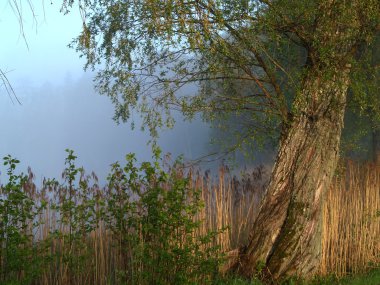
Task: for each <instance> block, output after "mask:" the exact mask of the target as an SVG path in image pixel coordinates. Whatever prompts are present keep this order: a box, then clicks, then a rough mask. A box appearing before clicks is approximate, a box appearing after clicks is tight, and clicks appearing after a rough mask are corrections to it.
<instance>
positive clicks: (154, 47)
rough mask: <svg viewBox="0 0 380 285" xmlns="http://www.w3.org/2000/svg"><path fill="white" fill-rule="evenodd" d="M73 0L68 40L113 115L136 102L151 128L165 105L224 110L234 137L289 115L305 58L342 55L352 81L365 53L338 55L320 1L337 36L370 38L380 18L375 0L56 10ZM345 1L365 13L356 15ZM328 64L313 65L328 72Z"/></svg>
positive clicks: (246, 0) (161, 121)
mask: <svg viewBox="0 0 380 285" xmlns="http://www.w3.org/2000/svg"><path fill="white" fill-rule="evenodd" d="M76 2H77V3H78V4H79V8H80V9H81V10H82V12H83V15H85V17H84V25H83V30H82V33H81V34H80V36H79V37H78V38H77V39H76V40H75V41H74V42H73V43H72V46H73V47H76V49H77V50H78V51H79V52H80V53H81V54H82V56H84V57H85V58H86V60H87V64H86V67H88V68H94V69H95V68H98V67H99V68H100V71H99V73H98V76H97V78H96V82H97V88H98V90H99V92H100V93H101V94H105V95H107V96H109V97H110V98H111V100H112V102H113V103H114V105H115V119H116V120H118V121H119V120H122V121H125V120H127V119H129V117H130V114H131V112H132V110H134V109H137V111H139V113H140V114H141V116H142V117H143V119H144V120H143V123H142V126H143V127H148V128H149V130H150V132H151V134H152V135H153V137H155V136H157V128H159V127H162V126H164V125H167V126H169V127H170V126H172V125H173V123H174V120H173V118H172V116H171V113H170V111H171V110H172V109H175V110H180V111H181V112H182V113H183V114H184V115H185V116H186V117H187V118H188V119H191V118H193V116H194V114H195V113H197V112H201V113H202V114H203V115H204V118H205V119H206V120H211V121H212V120H219V119H220V118H223V117H225V116H227V117H228V116H230V115H232V116H237V117H238V118H241V121H242V125H244V126H243V127H241V128H240V129H241V130H242V131H241V132H236V134H237V139H238V144H244V143H246V142H250V141H252V139H258V138H259V137H260V135H262V134H263V130H264V133H266V134H267V133H268V132H272V131H273V130H274V131H275V132H274V134H277V133H278V131H279V129H280V127H281V126H283V125H284V124H285V125H286V124H288V123H289V122H290V121H291V120H292V118H293V115H297V108H298V107H297V106H295V105H294V99H295V98H296V97H300V99H302V96H303V95H302V94H301V93H300V92H299V88H300V83H301V82H302V78H304V76H305V74H306V73H307V71H308V70H309V68H310V67H313V68H315V69H316V70H318V69H321V70H322V69H323V68H327V69H328V68H329V67H330V66H334V65H336V64H337V63H338V62H339V63H340V64H343V61H344V62H345V63H344V64H347V66H348V65H351V64H352V65H353V69H354V70H355V72H354V73H353V74H354V75H353V79H355V81H356V80H357V77H358V76H355V74H363V73H362V71H363V70H365V69H363V65H362V62H363V61H365V56H363V57H362V56H360V57H358V60H357V63H356V61H355V60H354V61H352V58H351V54H350V53H349V54H350V56H348V57H347V58H345V59H343V58H339V56H338V53H339V52H340V51H339V49H336V47H337V46H341V45H340V44H339V43H333V42H330V39H325V38H324V36H323V33H322V32H321V30H320V29H319V28H318V27H317V26H318V25H316V22H317V20H318V21H321V23H322V22H323V17H324V14H323V13H324V12H325V11H327V10H328V11H330V12H331V13H333V14H334V15H340V16H339V17H340V20H341V22H342V23H341V25H340V26H339V27H338V28H339V29H340V30H341V31H342V32H343V31H344V32H345V33H346V34H347V35H348V37H350V39H348V38H347V39H345V38H342V39H340V40H342V43H343V41H346V40H347V41H351V40H352V41H353V42H355V43H357V44H358V45H359V43H360V44H362V45H364V46H365V45H367V44H369V43H371V42H372V41H373V33H374V31H375V30H376V29H377V28H378V23H379V16H378V15H379V13H378V11H379V3H378V1H375V0H371V1H359V0H358V1H349V2H347V1H338V2H336V3H335V2H334V7H325V4H326V3H324V1H296V2H294V1H289V0H281V1H264V0H228V1H215V0H212V1H204V0H201V1H193V2H187V1H175V0H172V1H161V0H154V1H151V0H149V1H98V0H86V1H75V0H64V1H63V7H62V9H63V11H65V12H68V11H69V10H70V8H71V7H72V6H73V5H74V3H76ZM326 5H327V4H326ZM351 11H359V14H360V15H365V17H361V16H360V15H358V17H360V20H359V19H357V18H356V13H352V12H351ZM329 15H330V14H329ZM331 15H332V14H331ZM355 43H353V45H354V46H355V45H356V44H355ZM295 50H298V51H300V52H301V53H298V52H294V51H295ZM299 54H301V55H303V56H302V57H301V58H300V57H299V56H297V55H299ZM330 69H331V70H330V71H324V72H322V75H323V76H325V77H328V76H330V75H331V74H332V73H331V72H332V68H330ZM356 71H358V72H356ZM197 84H200V85H197ZM186 85H190V86H192V87H194V88H193V90H194V89H197V88H196V87H199V88H198V89H197V91H198V92H191V91H187V90H185V89H184V87H185V86H186ZM241 89H245V90H247V92H241ZM286 94H288V96H286ZM290 94H291V95H290ZM366 96H369V97H371V98H373V97H376V94H373V93H371V94H367V95H366ZM302 100H305V101H307V100H310V98H303V99H302ZM355 103H357V104H359V105H360V106H364V105H366V104H367V103H365V102H363V101H360V100H356V101H355ZM232 127H234V126H232ZM237 147H239V145H237Z"/></svg>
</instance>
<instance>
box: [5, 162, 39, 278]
mask: <svg viewBox="0 0 380 285" xmlns="http://www.w3.org/2000/svg"><path fill="white" fill-rule="evenodd" d="M3 160H4V165H5V166H7V176H8V182H7V183H6V185H5V186H2V187H1V189H0V190H1V191H0V281H1V282H2V284H13V283H14V282H16V280H18V281H20V284H29V283H30V282H31V280H33V279H34V278H35V277H36V276H38V274H39V273H40V271H41V268H40V265H41V264H42V263H43V261H44V260H43V259H42V258H40V255H39V254H38V253H39V250H40V248H39V247H38V242H36V240H35V237H34V236H33V234H32V233H33V231H34V229H36V228H37V227H38V226H39V223H40V221H39V219H38V215H39V214H40V213H41V211H42V210H43V208H44V207H45V206H46V205H45V204H44V203H41V204H40V205H39V204H38V203H37V202H35V201H34V200H33V194H34V193H33V190H34V189H33V188H27V187H26V182H27V180H28V176H27V175H24V174H23V173H21V174H16V173H15V170H16V166H17V164H18V163H19V161H18V160H17V159H14V158H12V157H11V156H10V155H8V156H6V157H4V158H3ZM20 273H21V274H20Z"/></svg>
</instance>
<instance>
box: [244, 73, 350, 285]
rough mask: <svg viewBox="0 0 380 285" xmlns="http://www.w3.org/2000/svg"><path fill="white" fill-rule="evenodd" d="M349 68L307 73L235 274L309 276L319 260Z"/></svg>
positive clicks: (337, 151)
mask: <svg viewBox="0 0 380 285" xmlns="http://www.w3.org/2000/svg"><path fill="white" fill-rule="evenodd" d="M348 85H349V67H348V66H347V67H344V68H336V69H335V70H334V72H333V74H332V75H331V76H329V77H327V78H326V77H324V76H323V71H318V72H316V71H314V70H313V69H310V70H309V73H308V75H307V76H306V79H305V81H304V83H303V87H302V90H301V93H300V98H301V100H299V102H297V103H296V104H297V105H298V106H297V107H299V108H298V110H299V111H298V112H297V114H296V115H295V117H294V118H293V120H292V123H291V125H290V126H289V128H288V129H287V131H286V134H285V135H284V136H283V138H282V140H281V144H280V148H279V152H278V156H277V161H276V164H275V166H274V170H273V173H272V176H271V180H270V183H269V186H268V189H267V193H266V197H265V199H264V201H263V204H262V207H261V210H260V213H259V215H258V217H257V219H256V221H255V223H254V225H253V232H252V234H251V238H250V242H249V244H248V246H246V247H245V248H243V249H241V253H240V260H239V262H238V265H237V266H238V271H239V273H242V274H244V275H246V276H249V277H251V276H252V275H253V274H254V273H255V272H256V273H257V271H258V270H259V268H258V267H262V268H265V273H266V275H267V277H271V278H274V279H277V278H279V277H282V276H286V275H299V276H304V277H307V276H311V275H314V274H315V273H316V272H317V270H318V266H319V261H320V255H321V211H322V205H323V197H324V192H325V190H326V189H327V188H328V187H329V185H330V182H331V180H332V176H333V174H334V170H335V168H336V165H337V162H338V157H339V144H340V137H341V131H342V128H343V116H344V109H345V102H346V91H347V88H348Z"/></svg>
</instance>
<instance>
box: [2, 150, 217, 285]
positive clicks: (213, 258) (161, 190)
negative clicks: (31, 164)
mask: <svg viewBox="0 0 380 285" xmlns="http://www.w3.org/2000/svg"><path fill="white" fill-rule="evenodd" d="M66 151H67V158H66V161H65V164H66V168H65V170H64V172H63V176H62V177H63V179H64V181H63V183H62V184H60V183H58V182H57V181H56V180H55V179H53V180H47V181H45V182H44V187H43V189H41V190H40V191H39V192H37V190H36V189H35V186H34V184H33V183H31V181H30V179H29V180H28V177H27V176H25V175H23V174H20V175H16V174H15V170H16V165H17V163H18V162H19V161H18V160H16V159H13V158H12V157H10V156H7V157H5V158H4V165H7V166H8V172H7V173H8V183H7V184H6V185H5V186H4V187H2V188H1V189H2V192H1V199H0V245H1V247H0V265H1V266H0V270H1V271H0V284H40V281H41V280H45V278H48V280H50V282H53V283H62V282H63V284H86V282H88V278H89V276H93V275H96V274H98V272H95V271H94V270H98V268H99V265H98V264H96V263H95V264H94V262H96V260H95V261H94V260H93V256H94V255H95V256H96V251H97V250H98V248H97V247H96V246H94V244H93V243H94V242H96V237H94V236H93V234H94V233H95V232H99V233H100V234H101V235H105V236H106V237H103V238H102V239H103V240H105V241H107V240H108V242H109V244H110V245H109V246H110V248H109V249H110V250H111V252H110V253H109V254H112V253H113V254H114V255H115V256H114V258H115V260H116V262H115V266H114V268H113V270H111V273H112V274H108V275H107V276H102V277H101V278H102V280H103V281H98V282H104V280H106V281H107V282H111V284H125V283H128V284H152V282H153V283H154V284H209V283H211V282H212V280H213V279H214V277H215V274H216V273H217V269H218V266H219V264H220V262H221V260H222V255H221V253H220V250H219V247H218V246H216V245H215V242H214V240H215V238H216V237H217V235H218V234H219V232H220V231H217V232H211V231H210V232H206V233H204V234H202V233H200V232H199V230H200V227H201V225H202V221H200V220H196V219H195V216H196V215H197V213H198V212H199V211H200V210H201V209H202V207H203V203H202V200H201V197H200V191H199V190H194V189H193V188H191V187H190V186H189V181H188V179H186V178H184V177H183V175H180V173H179V172H178V170H177V168H176V167H173V168H171V169H169V170H168V171H167V172H165V171H164V170H163V169H161V168H160V166H159V162H158V155H159V152H157V153H156V155H157V160H156V162H155V163H154V164H152V163H149V162H144V163H142V164H141V166H140V167H137V166H135V164H136V159H135V157H134V155H132V154H130V155H127V157H126V158H127V163H126V165H125V166H121V165H120V164H119V163H115V164H114V165H113V166H112V170H111V173H110V175H109V184H108V185H107V187H106V188H105V189H103V190H102V191H101V190H100V189H99V187H98V186H97V185H93V186H91V185H90V180H91V177H90V176H86V175H85V173H84V170H83V169H82V168H78V167H77V166H76V165H75V160H76V156H75V155H74V153H73V151H72V150H66ZM92 178H93V179H95V180H96V178H95V176H93V177H92ZM44 222H47V223H48V224H47V225H44V224H43V223H44ZM41 229H44V230H43V231H41ZM94 267H95V268H94ZM47 276H48V277H47ZM101 284H103V283H101ZM107 284H108V283H107Z"/></svg>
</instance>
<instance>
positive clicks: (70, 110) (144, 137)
mask: <svg viewBox="0 0 380 285" xmlns="http://www.w3.org/2000/svg"><path fill="white" fill-rule="evenodd" d="M60 2H61V1H53V2H50V1H42V0H41V2H40V1H34V2H33V3H34V5H35V6H34V7H33V9H34V10H33V11H34V16H33V14H32V13H31V10H30V7H29V6H28V5H27V1H25V2H24V4H22V2H20V5H24V6H20V8H21V10H20V14H21V16H22V23H23V25H22V26H20V23H19V20H20V19H18V16H17V13H15V11H14V9H12V7H11V5H10V4H9V3H8V1H2V3H1V4H0V5H1V6H0V34H1V35H2V44H1V45H0V68H1V70H2V71H3V72H4V73H5V74H6V76H7V79H8V80H9V82H10V84H11V85H12V88H13V89H14V92H15V94H16V96H17V98H18V100H19V101H20V102H21V105H20V104H19V103H17V100H16V99H15V98H14V97H13V96H12V95H10V94H8V93H7V90H6V88H5V86H4V84H3V85H2V86H1V88H0V114H1V117H0V118H1V119H0V134H1V140H0V157H1V158H2V157H4V156H6V155H8V154H11V155H12V156H13V157H15V158H17V159H19V160H20V161H21V164H20V166H19V168H18V169H19V171H23V172H26V170H27V167H28V166H30V167H31V168H32V171H33V172H34V174H35V175H36V182H37V184H38V183H40V182H41V181H42V179H43V178H44V177H47V178H59V177H60V176H61V173H62V171H63V169H64V161H65V157H66V152H65V149H67V148H69V149H73V150H74V151H75V154H76V155H77V156H78V160H77V166H83V167H84V169H85V170H86V172H87V173H91V172H92V171H94V172H95V173H96V174H97V176H98V177H99V180H100V182H103V183H104V182H105V179H106V177H107V174H108V172H109V170H110V165H111V164H112V163H114V162H116V161H119V162H121V163H123V161H124V157H125V155H126V154H127V153H130V152H133V153H136V157H137V159H138V161H139V162H142V161H147V160H150V159H151V157H152V152H151V147H150V146H149V145H147V143H148V141H149V139H150V137H149V135H148V133H147V132H142V131H141V130H140V126H141V120H140V118H139V114H137V113H135V114H134V116H133V118H132V119H133V121H134V122H135V125H136V128H135V130H132V129H131V126H130V124H120V125H118V124H116V122H115V121H113V120H112V117H113V115H114V109H113V105H112V104H111V101H110V100H109V98H108V97H105V96H100V95H98V94H97V93H96V92H95V90H94V87H93V86H94V85H93V81H92V80H93V76H94V74H93V73H91V72H85V71H84V70H83V66H84V63H85V62H84V60H82V59H81V58H80V57H79V54H78V53H76V52H75V50H74V49H70V48H69V47H68V44H69V43H70V42H71V41H72V39H73V38H74V37H76V36H77V35H78V34H79V32H80V28H81V25H82V22H81V21H82V20H81V16H80V15H79V11H77V10H76V9H73V11H72V12H71V13H70V14H68V15H63V14H62V13H60V12H59V10H60ZM23 35H25V38H24V37H23ZM175 119H176V124H175V127H174V129H172V130H163V131H161V132H160V139H159V141H158V142H159V146H160V147H161V148H162V150H163V153H171V154H172V157H173V158H175V157H177V156H179V155H181V154H182V155H183V157H184V158H185V159H187V160H189V159H190V160H191V159H197V158H199V157H203V156H205V155H207V154H209V153H211V152H213V151H215V146H211V145H210V144H209V142H210V139H211V137H212V136H213V132H212V131H211V130H210V127H209V125H208V124H206V123H203V122H202V120H201V119H199V117H198V118H197V119H195V120H194V121H193V122H184V121H183V119H182V116H181V115H179V114H177V115H176V116H175ZM219 135H220V134H219ZM263 158H264V156H260V157H258V163H260V161H261V160H262V159H263ZM239 159H240V160H242V159H243V157H242V156H240V157H239ZM205 160H207V159H205ZM220 163H221V162H220V160H219V161H214V162H213V163H205V162H204V163H203V164H201V165H200V167H202V169H204V170H205V169H207V168H210V167H216V166H217V165H219V164H220ZM0 169H1V172H2V175H1V176H0V182H1V181H4V175H3V174H4V173H5V171H6V168H5V167H4V166H2V163H1V167H0Z"/></svg>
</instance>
